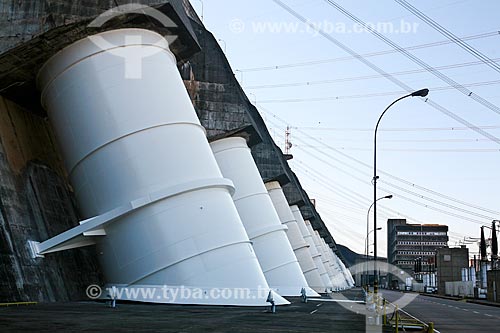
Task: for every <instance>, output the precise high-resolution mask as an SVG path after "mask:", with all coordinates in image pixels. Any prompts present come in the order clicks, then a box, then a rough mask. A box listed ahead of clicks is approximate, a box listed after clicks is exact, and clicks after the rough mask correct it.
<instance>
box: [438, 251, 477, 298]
mask: <svg viewBox="0 0 500 333" xmlns="http://www.w3.org/2000/svg"><path fill="white" fill-rule="evenodd" d="M436 265H437V267H436V270H437V280H438V293H439V294H441V295H452V296H458V295H459V293H460V292H462V293H463V291H464V290H465V289H466V288H464V286H465V285H466V284H467V282H468V281H465V280H466V279H465V276H463V271H464V269H467V268H468V267H469V249H467V248H466V247H465V245H463V246H462V247H457V248H441V249H438V250H437V254H436ZM447 283H448V284H449V285H448V291H447V290H446V289H447V288H446V285H447ZM451 283H453V284H451ZM469 284H470V285H471V286H472V282H470V283H469ZM455 285H456V286H457V287H455V289H457V288H458V289H461V290H460V291H458V292H454V291H453V287H454V286H455ZM469 289H470V288H469Z"/></svg>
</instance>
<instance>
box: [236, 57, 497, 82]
mask: <svg viewBox="0 0 500 333" xmlns="http://www.w3.org/2000/svg"><path fill="white" fill-rule="evenodd" d="M499 60H500V58H495V59H493V60H492V61H495V62H496V61H499ZM481 64H482V62H481V61H473V62H465V63H459V64H452V65H446V66H439V67H435V69H440V70H443V69H445V70H446V69H454V68H462V67H469V66H476V65H481ZM425 72H426V70H425V69H413V70H406V71H399V72H393V73H389V74H390V75H393V76H400V75H410V74H419V73H425ZM380 78H384V76H382V75H379V74H375V75H363V76H355V77H346V78H340V79H333V80H317V81H303V82H292V83H277V84H264V85H255V86H246V87H244V88H245V89H273V88H289V87H302V86H313V85H322V84H333V83H343V82H352V81H360V80H371V79H380Z"/></svg>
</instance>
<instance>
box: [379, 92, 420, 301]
mask: <svg viewBox="0 0 500 333" xmlns="http://www.w3.org/2000/svg"><path fill="white" fill-rule="evenodd" d="M428 94H429V89H421V90H418V91H415V92H413V93H411V94H408V95H405V96H402V97H399V98H398V99H396V100H395V101H393V102H392V103H391V104H389V106H388V107H386V108H385V110H384V112H382V114H381V115H380V117H379V118H378V121H377V125H376V126H375V133H374V135H373V229H377V179H378V176H377V130H378V125H379V124H380V120H382V117H383V116H384V114H385V113H386V112H387V110H389V108H390V107H391V106H393V105H394V104H396V103H397V102H399V101H400V100H402V99H405V98H407V97H425V96H427V95H428ZM373 241H374V243H375V245H374V249H373V260H374V261H373V265H374V266H373V273H374V276H375V280H374V281H373V291H374V293H375V294H376V293H378V277H377V274H376V272H377V233H374V235H373Z"/></svg>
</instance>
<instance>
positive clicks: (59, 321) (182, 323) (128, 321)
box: [0, 290, 365, 333]
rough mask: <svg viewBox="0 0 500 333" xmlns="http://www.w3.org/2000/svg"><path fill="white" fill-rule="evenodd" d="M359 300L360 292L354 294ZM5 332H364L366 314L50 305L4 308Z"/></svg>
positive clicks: (296, 302) (335, 308) (327, 309)
mask: <svg viewBox="0 0 500 333" xmlns="http://www.w3.org/2000/svg"><path fill="white" fill-rule="evenodd" d="M346 295H347V296H348V297H349V298H350V299H359V297H360V293H359V290H355V291H349V292H347V293H346ZM0 331H1V332H20V331H36V332H55V331H63V332H83V331H92V332H103V331H113V332H128V331H131V332H304V333H306V332H307V333H309V332H365V320H364V316H363V315H359V314H356V313H354V312H351V311H349V310H347V309H346V308H344V307H342V306H341V305H339V304H338V303H336V302H308V303H301V301H300V299H292V304H291V305H288V306H282V307H278V311H277V313H274V314H272V313H269V312H268V309H266V308H241V307H215V306H210V307H209V306H180V305H154V304H133V303H128V304H118V307H117V308H114V309H112V308H109V307H107V306H106V305H105V304H102V303H95V302H79V303H51V304H38V305H34V306H21V307H0Z"/></svg>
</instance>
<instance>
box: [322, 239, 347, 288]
mask: <svg viewBox="0 0 500 333" xmlns="http://www.w3.org/2000/svg"><path fill="white" fill-rule="evenodd" d="M322 240H323V246H324V248H325V252H326V254H327V255H328V257H329V258H330V267H331V268H332V271H333V277H332V283H333V285H334V287H336V288H337V289H338V290H344V289H346V288H347V281H346V279H345V276H344V273H343V272H342V268H341V266H340V264H339V260H337V255H336V254H335V253H333V251H332V248H331V247H330V246H329V245H328V244H327V243H326V241H325V240H324V239H322Z"/></svg>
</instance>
